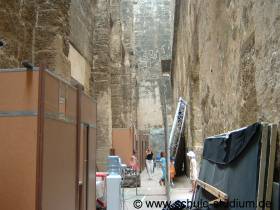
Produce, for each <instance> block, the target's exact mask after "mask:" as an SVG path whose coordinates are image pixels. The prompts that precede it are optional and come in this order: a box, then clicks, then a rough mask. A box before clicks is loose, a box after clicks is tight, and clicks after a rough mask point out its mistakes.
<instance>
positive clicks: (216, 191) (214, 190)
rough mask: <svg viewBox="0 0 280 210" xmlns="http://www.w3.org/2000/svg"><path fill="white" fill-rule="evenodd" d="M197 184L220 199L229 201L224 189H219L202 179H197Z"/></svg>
mask: <svg viewBox="0 0 280 210" xmlns="http://www.w3.org/2000/svg"><path fill="white" fill-rule="evenodd" d="M196 184H197V185H198V186H200V187H202V188H203V189H204V190H206V191H207V192H209V193H211V194H212V195H214V196H215V197H216V198H218V199H219V200H220V201H223V202H227V201H228V195H227V194H226V193H224V192H223V191H221V190H219V189H218V188H216V187H214V186H212V185H210V184H208V183H206V182H203V181H201V180H199V179H198V180H196Z"/></svg>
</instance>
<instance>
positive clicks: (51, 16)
mask: <svg viewBox="0 0 280 210" xmlns="http://www.w3.org/2000/svg"><path fill="white" fill-rule="evenodd" d="M69 8H70V0H62V1H46V0H43V1H40V3H37V1H35V0H27V1H19V0H10V1H4V0H1V1H0V38H1V39H3V40H4V41H5V42H6V46H5V48H3V49H1V51H0V67H2V68H4V67H19V66H21V61H22V60H29V61H30V62H32V63H34V64H37V65H38V64H40V63H43V62H44V63H46V64H47V65H48V67H49V68H50V69H56V71H57V73H58V74H61V75H62V76H64V77H65V78H70V63H69V61H68V59H67V56H68V51H69V44H68V43H69V30H70V27H69V13H68V12H69Z"/></svg>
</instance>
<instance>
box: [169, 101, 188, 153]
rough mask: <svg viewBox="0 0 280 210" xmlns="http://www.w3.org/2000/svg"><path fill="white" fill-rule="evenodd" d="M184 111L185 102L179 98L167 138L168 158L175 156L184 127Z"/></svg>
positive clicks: (185, 108) (185, 109) (185, 107)
mask: <svg viewBox="0 0 280 210" xmlns="http://www.w3.org/2000/svg"><path fill="white" fill-rule="evenodd" d="M186 111H187V102H186V101H184V100H183V99H182V98H181V97H180V98H179V102H178V105H177V110H176V113H175V117H174V120H173V125H172V130H171V133H170V137H169V152H170V156H169V157H176V155H177V152H178V147H179V143H180V139H181V134H182V131H183V127H184V121H185V116H186Z"/></svg>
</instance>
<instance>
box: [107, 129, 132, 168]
mask: <svg viewBox="0 0 280 210" xmlns="http://www.w3.org/2000/svg"><path fill="white" fill-rule="evenodd" d="M112 141H113V148H114V149H115V154H116V155H117V156H120V157H121V159H122V162H123V163H125V164H129V160H130V158H131V155H132V153H133V132H132V129H130V128H114V129H113V130H112Z"/></svg>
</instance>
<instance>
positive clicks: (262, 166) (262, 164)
mask: <svg viewBox="0 0 280 210" xmlns="http://www.w3.org/2000/svg"><path fill="white" fill-rule="evenodd" d="M267 141H268V124H267V123H262V139H261V154H260V163H259V182H258V195H257V203H259V202H260V201H263V200H264V190H265V188H264V183H265V170H266V151H267ZM257 210H261V207H257Z"/></svg>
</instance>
